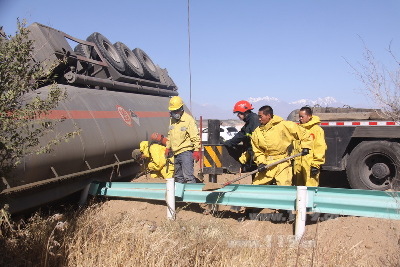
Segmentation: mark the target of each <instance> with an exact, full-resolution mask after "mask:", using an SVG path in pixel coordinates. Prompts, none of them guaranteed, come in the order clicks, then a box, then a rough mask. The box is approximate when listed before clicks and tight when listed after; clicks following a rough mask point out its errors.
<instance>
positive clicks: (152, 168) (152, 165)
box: [132, 133, 174, 179]
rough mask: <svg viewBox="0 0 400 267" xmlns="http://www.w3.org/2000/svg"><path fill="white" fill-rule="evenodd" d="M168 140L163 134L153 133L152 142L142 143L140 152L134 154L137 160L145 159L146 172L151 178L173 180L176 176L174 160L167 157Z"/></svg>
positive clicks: (135, 151) (136, 151)
mask: <svg viewBox="0 0 400 267" xmlns="http://www.w3.org/2000/svg"><path fill="white" fill-rule="evenodd" d="M166 143H167V138H165V137H164V136H163V135H162V134H159V133H153V134H152V135H151V136H150V141H142V142H140V145H139V147H140V148H139V150H134V151H133V152H132V157H133V158H135V159H138V160H140V159H143V160H144V165H145V170H146V171H148V172H149V173H150V177H151V178H165V179H167V178H172V177H173V176H174V165H173V163H172V161H173V158H166V157H165V145H166Z"/></svg>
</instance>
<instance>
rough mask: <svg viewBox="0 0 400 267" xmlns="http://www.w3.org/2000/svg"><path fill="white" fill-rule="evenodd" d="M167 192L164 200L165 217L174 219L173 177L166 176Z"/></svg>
mask: <svg viewBox="0 0 400 267" xmlns="http://www.w3.org/2000/svg"><path fill="white" fill-rule="evenodd" d="M166 180H167V193H166V201H167V218H168V219H170V220H175V218H176V213H175V179H174V178H167V179H166Z"/></svg>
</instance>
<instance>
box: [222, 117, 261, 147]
mask: <svg viewBox="0 0 400 267" xmlns="http://www.w3.org/2000/svg"><path fill="white" fill-rule="evenodd" d="M243 121H244V122H245V124H244V126H243V127H242V129H240V131H239V132H238V133H237V134H236V135H235V136H234V137H232V139H230V140H228V141H226V142H225V143H224V144H225V145H226V146H228V147H233V146H236V145H238V144H239V143H240V142H243V145H244V147H245V150H252V149H251V143H250V136H251V134H252V133H253V131H254V130H255V129H256V128H257V127H258V126H260V122H259V121H258V115H257V114H256V113H254V112H251V111H250V113H249V114H247V116H246V117H245V118H244V120H243Z"/></svg>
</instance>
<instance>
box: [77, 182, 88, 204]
mask: <svg viewBox="0 0 400 267" xmlns="http://www.w3.org/2000/svg"><path fill="white" fill-rule="evenodd" d="M89 188H90V184H88V185H86V186H85V188H84V189H83V190H82V193H81V197H80V198H79V206H84V205H85V204H86V200H87V198H88V195H89Z"/></svg>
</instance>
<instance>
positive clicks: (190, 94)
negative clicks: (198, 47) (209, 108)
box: [187, 0, 193, 112]
mask: <svg viewBox="0 0 400 267" xmlns="http://www.w3.org/2000/svg"><path fill="white" fill-rule="evenodd" d="M187 12H188V20H187V24H188V42H189V104H190V110H191V111H192V112H193V110H192V66H191V61H192V60H191V47H190V0H188V1H187Z"/></svg>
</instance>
